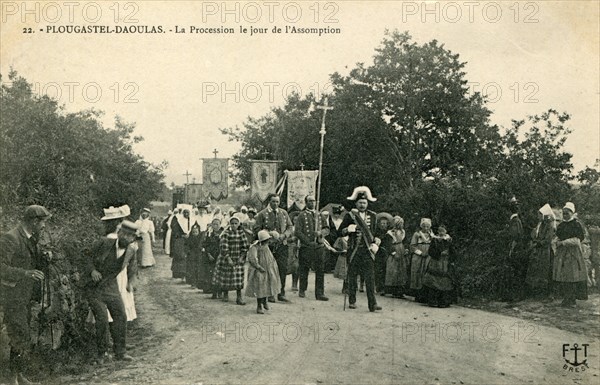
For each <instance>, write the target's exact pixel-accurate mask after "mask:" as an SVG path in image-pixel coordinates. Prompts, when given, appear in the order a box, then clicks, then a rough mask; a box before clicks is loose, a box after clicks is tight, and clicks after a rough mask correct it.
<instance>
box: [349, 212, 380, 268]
mask: <svg viewBox="0 0 600 385" xmlns="http://www.w3.org/2000/svg"><path fill="white" fill-rule="evenodd" d="M354 211H355V209H352V210H350V218H352V220H353V221H354V222H356V224H357V225H358V227H360V232H361V234H362V239H363V240H364V241H365V245H366V246H367V250H368V251H369V255H370V256H371V259H373V260H375V254H373V252H372V251H371V249H370V248H369V246H370V245H371V243H373V242H375V237H373V234H371V230H370V229H369V226H367V224H366V223H365V221H364V220H363V219H362V218H361V217H360V215H355V214H354ZM357 250H358V242H356V246H355V247H354V251H353V252H352V254H351V255H350V263H352V259H353V258H354V255H355V254H356V251H357Z"/></svg>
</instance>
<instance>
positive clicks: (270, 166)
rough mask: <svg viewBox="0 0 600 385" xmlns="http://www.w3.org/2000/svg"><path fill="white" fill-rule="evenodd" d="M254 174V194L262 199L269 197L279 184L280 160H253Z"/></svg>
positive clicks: (252, 177)
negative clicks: (278, 167) (278, 168)
mask: <svg viewBox="0 0 600 385" xmlns="http://www.w3.org/2000/svg"><path fill="white" fill-rule="evenodd" d="M250 162H252V174H251V186H252V196H256V197H258V199H260V200H261V201H264V200H265V199H267V195H269V194H270V193H274V192H275V188H276V186H277V166H278V164H279V163H280V162H281V161H279V160H251V161H250Z"/></svg>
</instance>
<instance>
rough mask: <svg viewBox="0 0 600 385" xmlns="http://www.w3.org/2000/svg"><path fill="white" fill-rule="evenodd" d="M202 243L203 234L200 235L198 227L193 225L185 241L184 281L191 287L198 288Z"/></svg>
mask: <svg viewBox="0 0 600 385" xmlns="http://www.w3.org/2000/svg"><path fill="white" fill-rule="evenodd" d="M203 243H204V242H203V234H202V233H200V226H199V225H198V224H195V225H194V226H192V232H191V233H190V236H189V238H187V239H186V240H185V254H186V260H185V264H186V272H185V281H186V282H187V283H189V284H190V285H191V286H192V287H198V283H199V278H200V277H199V273H200V263H201V258H202V251H203V246H204V245H203Z"/></svg>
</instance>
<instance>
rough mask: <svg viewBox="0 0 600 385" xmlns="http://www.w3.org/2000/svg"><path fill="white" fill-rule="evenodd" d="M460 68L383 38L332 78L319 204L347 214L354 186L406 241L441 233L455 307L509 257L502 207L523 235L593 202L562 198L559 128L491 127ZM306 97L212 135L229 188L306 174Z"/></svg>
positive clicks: (310, 152)
mask: <svg viewBox="0 0 600 385" xmlns="http://www.w3.org/2000/svg"><path fill="white" fill-rule="evenodd" d="M465 65H466V63H464V62H461V61H460V58H459V55H458V54H454V53H452V52H451V51H449V50H448V49H446V48H445V47H444V45H443V44H440V43H439V42H438V41H435V40H434V41H431V42H428V43H425V44H421V45H419V44H417V43H415V42H413V41H412V38H411V36H410V35H409V34H408V33H399V32H397V31H393V32H387V33H386V35H385V36H384V38H383V40H382V42H381V45H380V46H379V47H377V48H376V50H375V55H374V57H373V62H372V63H368V64H366V63H358V64H357V65H356V66H355V67H354V68H353V69H352V70H351V71H350V72H349V74H348V75H347V76H342V75H340V74H338V73H334V74H332V75H331V82H332V84H333V92H332V94H331V95H329V102H330V104H332V105H333V106H334V110H333V111H330V112H328V114H327V122H326V123H327V124H326V128H327V133H326V135H325V146H324V164H323V175H322V178H323V179H322V191H321V204H322V205H325V204H327V203H330V202H331V203H346V197H347V196H349V194H350V193H351V192H352V189H353V188H354V187H355V186H359V185H368V186H369V187H370V188H371V190H372V191H373V194H374V195H375V196H376V197H377V198H378V201H377V202H376V203H375V204H372V205H371V208H372V209H374V210H375V211H389V212H390V213H392V214H400V215H401V216H402V217H404V218H405V226H406V229H407V237H410V236H411V235H412V233H413V232H414V231H415V230H416V229H417V228H418V225H419V219H420V218H421V217H431V218H432V219H433V221H434V225H435V224H439V223H444V224H446V225H447V226H448V229H449V231H450V233H451V234H452V235H453V237H454V239H455V243H456V245H457V248H458V252H459V254H460V258H461V262H460V269H461V272H462V276H463V284H464V293H465V294H466V295H476V296H479V295H484V296H491V295H493V294H494V293H496V292H497V288H498V287H500V285H501V284H502V282H501V280H502V275H501V274H499V272H501V271H502V270H503V269H504V264H505V258H506V257H507V253H508V249H509V246H508V234H507V231H506V230H507V225H508V221H509V218H510V211H509V207H508V200H509V199H510V198H511V197H512V196H516V197H517V198H518V200H519V201H520V202H521V211H522V212H521V214H522V218H523V223H524V227H525V231H526V232H527V234H529V231H530V230H531V229H532V228H533V227H534V226H535V224H536V220H537V213H536V212H537V210H538V209H539V208H540V207H542V206H543V205H544V204H546V203H549V204H550V205H551V206H553V207H562V205H563V204H564V203H565V202H566V201H567V200H573V201H574V202H575V204H576V205H578V206H579V207H580V210H579V211H580V212H581V214H584V213H587V214H589V213H596V214H598V213H600V202H598V199H600V198H598V196H599V195H598V194H596V195H595V197H594V194H593V191H594V188H595V187H593V186H596V185H597V182H598V179H599V178H598V173H597V172H596V171H595V170H594V169H589V168H588V169H586V170H585V172H584V173H582V174H581V175H580V179H581V178H583V179H585V180H586V181H588V182H587V184H584V186H582V188H581V189H579V190H578V191H574V190H573V188H572V187H571V182H572V180H573V174H572V171H573V166H572V164H571V154H570V153H568V152H566V151H565V150H564V143H565V141H566V139H567V137H568V135H569V133H570V132H571V130H570V128H569V127H568V121H569V118H570V116H569V115H568V114H567V113H560V112H558V111H556V110H553V109H551V108H549V109H548V110H546V111H543V112H542V113H540V114H537V115H531V116H527V117H526V118H524V119H516V120H514V121H513V122H512V124H511V126H510V127H504V128H503V127H497V126H495V125H493V124H492V123H491V122H490V116H491V111H490V110H489V109H488V108H487V103H486V101H485V99H484V98H483V97H482V95H480V94H479V93H470V92H469V89H468V79H467V78H466V73H465V71H464V67H465ZM311 102H319V101H318V100H315V98H314V96H312V95H308V96H306V97H304V98H301V97H300V96H298V95H292V96H291V97H290V98H288V100H287V101H286V103H285V105H284V106H282V107H276V108H273V109H272V110H271V111H270V112H269V113H267V114H265V115H264V116H261V117H251V118H249V119H248V120H247V121H246V122H245V123H244V124H243V127H229V128H223V129H222V130H221V131H222V133H223V134H225V135H227V136H228V137H229V139H230V140H231V141H236V142H239V143H241V145H242V148H241V150H240V151H239V152H238V153H237V154H236V155H234V156H233V162H234V164H235V166H236V169H237V173H236V174H235V175H234V177H235V180H236V181H237V183H238V184H239V185H244V186H248V185H249V182H250V162H249V160H251V159H261V158H263V157H264V156H265V154H266V155H267V156H268V158H270V159H277V160H281V162H282V163H281V168H282V169H288V170H297V169H299V168H300V164H303V165H304V166H305V167H306V168H307V169H311V170H314V169H317V168H318V164H319V163H318V162H319V140H320V138H319V133H318V130H319V128H320V123H321V121H320V119H321V117H322V115H321V113H313V114H312V115H311V114H310V113H309V114H307V111H308V110H309V105H310V104H311Z"/></svg>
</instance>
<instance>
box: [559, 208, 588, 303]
mask: <svg viewBox="0 0 600 385" xmlns="http://www.w3.org/2000/svg"><path fill="white" fill-rule="evenodd" d="M574 214H575V205H574V204H573V203H571V202H567V203H566V204H565V207H563V221H562V222H561V223H560V224H559V225H558V227H557V228H556V237H557V238H558V240H557V242H556V256H555V258H554V266H553V270H552V277H553V279H554V280H555V281H556V282H557V283H558V285H559V288H560V293H561V295H562V297H563V301H562V304H561V306H564V307H575V306H576V304H577V303H576V300H578V299H579V300H586V299H587V268H586V266H585V260H584V259H583V251H582V246H581V242H582V241H583V240H584V239H585V231H584V229H583V226H582V225H581V223H579V221H578V220H577V219H576V218H575V216H574Z"/></svg>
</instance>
